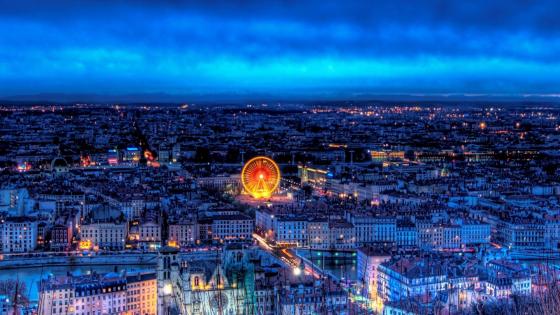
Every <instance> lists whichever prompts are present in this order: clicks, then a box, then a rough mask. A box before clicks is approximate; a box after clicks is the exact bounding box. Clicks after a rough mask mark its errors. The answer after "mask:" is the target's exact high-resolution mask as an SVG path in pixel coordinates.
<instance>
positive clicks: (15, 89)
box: [0, 1, 560, 101]
mask: <svg viewBox="0 0 560 315" xmlns="http://www.w3.org/2000/svg"><path fill="white" fill-rule="evenodd" d="M29 7H32V8H33V10H29V9H28V8H29ZM4 8H5V10H2V13H0V14H1V16H2V19H1V22H0V51H1V53H0V57H1V58H0V99H3V100H16V101H17V100H35V101H37V100H40V101H60V100H68V101H80V100H83V101H95V100H100V101H109V100H110V101H119V100H123V99H124V100H125V101H126V100H129V101H141V100H142V99H143V98H146V97H147V98H151V99H153V100H154V101H158V99H159V100H161V101H183V100H185V99H192V100H195V101H200V100H208V101H210V100H213V99H217V100H226V101H229V100H244V99H264V100H282V99H287V100H294V99H322V100H333V99H336V100H338V99H375V98H398V97H399V96H400V97H405V98H411V97H418V98H425V99H449V98H451V99H473V98H474V99H495V98H498V99H503V98H506V99H532V100H541V99H543V98H544V99H547V100H554V101H555V100H557V99H558V95H559V92H558V89H557V86H558V84H559V83H560V79H559V78H560V75H558V74H559V73H560V62H559V58H558V56H559V53H560V37H559V35H560V33H559V30H560V25H559V22H558V20H557V19H556V18H555V12H558V9H559V7H558V4H557V3H555V2H553V1H545V2H540V3H534V4H527V3H522V2H511V1H496V2H492V3H486V2H483V1H474V2H469V3H468V4H467V3H458V2H442V1H423V2H416V3H413V4H411V3H408V2H394V1H393V2H376V3H373V4H372V3H369V2H367V1H358V2H355V3H352V4H347V5H344V4H342V3H340V2H332V3H328V4H325V3H321V2H313V1H310V2H305V3H302V4H298V5H297V6H296V5H293V4H292V5H290V4H289V3H288V4H286V3H283V2H266V3H263V2H256V1H247V2H239V3H221V2H217V3H198V2H187V3H180V2H158V3H153V2H128V1H121V2H115V3H111V4H105V3H104V4H100V3H96V2H89V1H86V2H80V3H79V4H77V3H75V2H71V1H68V2H66V1H55V2H49V3H44V2H41V1H22V2H6V3H5V4H4Z"/></svg>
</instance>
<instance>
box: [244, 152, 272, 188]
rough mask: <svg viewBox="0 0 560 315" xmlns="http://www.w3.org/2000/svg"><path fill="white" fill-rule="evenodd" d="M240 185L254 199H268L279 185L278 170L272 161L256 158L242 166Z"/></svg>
mask: <svg viewBox="0 0 560 315" xmlns="http://www.w3.org/2000/svg"><path fill="white" fill-rule="evenodd" d="M241 183H242V184H243V188H245V191H246V192H247V193H249V194H250V195H251V196H253V197H254V198H269V197H270V196H271V195H272V193H273V192H274V191H275V190H276V188H278V184H279V183H280V169H279V168H278V165H277V164H276V163H275V162H274V161H273V160H272V159H270V158H267V157H265V156H257V157H255V158H252V159H250V160H249V161H248V162H247V163H245V166H243V169H242V170H241Z"/></svg>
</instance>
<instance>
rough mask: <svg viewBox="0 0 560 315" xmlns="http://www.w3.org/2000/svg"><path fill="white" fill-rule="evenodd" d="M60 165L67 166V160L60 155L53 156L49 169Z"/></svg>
mask: <svg viewBox="0 0 560 315" xmlns="http://www.w3.org/2000/svg"><path fill="white" fill-rule="evenodd" d="M61 167H68V162H66V160H65V159H64V158H63V157H61V156H58V157H55V158H54V160H52V162H51V169H55V168H61Z"/></svg>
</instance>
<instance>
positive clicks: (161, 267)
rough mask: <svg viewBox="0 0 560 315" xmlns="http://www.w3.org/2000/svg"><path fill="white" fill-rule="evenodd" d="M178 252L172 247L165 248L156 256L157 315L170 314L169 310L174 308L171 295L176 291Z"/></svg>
mask: <svg viewBox="0 0 560 315" xmlns="http://www.w3.org/2000/svg"><path fill="white" fill-rule="evenodd" d="M178 253H179V250H178V249H177V248H174V247H170V246H165V247H163V248H162V249H161V250H160V251H159V254H158V263H157V283H158V288H157V293H158V312H157V313H158V314H162V315H167V314H171V309H173V308H176V307H177V306H176V305H174V304H175V303H174V301H175V299H174V297H173V295H174V294H175V293H179V292H175V291H176V290H177V288H174V285H173V284H174V283H176V282H177V281H176V280H177V278H178V276H179V261H178V258H177V256H178Z"/></svg>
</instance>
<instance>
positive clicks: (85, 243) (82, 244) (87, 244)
mask: <svg viewBox="0 0 560 315" xmlns="http://www.w3.org/2000/svg"><path fill="white" fill-rule="evenodd" d="M79 247H80V249H81V250H85V249H90V248H91V241H90V240H84V241H80V245H79Z"/></svg>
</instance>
